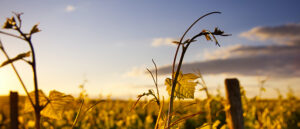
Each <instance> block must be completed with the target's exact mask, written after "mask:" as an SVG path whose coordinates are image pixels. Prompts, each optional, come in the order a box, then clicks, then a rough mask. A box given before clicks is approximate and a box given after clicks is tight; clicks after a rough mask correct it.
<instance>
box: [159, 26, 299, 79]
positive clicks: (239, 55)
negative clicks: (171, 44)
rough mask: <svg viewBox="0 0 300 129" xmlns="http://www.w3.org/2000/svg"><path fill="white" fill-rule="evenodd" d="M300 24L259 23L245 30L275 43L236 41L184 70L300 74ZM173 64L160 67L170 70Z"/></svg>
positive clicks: (161, 70) (164, 71) (162, 71)
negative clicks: (262, 24)
mask: <svg viewBox="0 0 300 129" xmlns="http://www.w3.org/2000/svg"><path fill="white" fill-rule="evenodd" d="M299 35H300V24H287V25H282V26H275V27H255V28H253V29H251V30H249V31H247V32H244V33H242V34H241V36H243V37H246V38H248V39H251V40H257V41H266V40H273V41H275V42H276V44H274V45H265V46H242V45H235V46H230V47H227V48H223V49H219V50H217V51H214V52H212V53H205V59H206V60H205V61H200V62H191V63H185V64H183V66H182V70H183V71H185V72H193V71H195V70H197V69H199V70H201V72H202V73H203V74H223V73H224V74H239V75H248V76H257V75H266V76H272V77H300V44H299V41H300V36H299ZM170 71H171V65H169V66H164V67H160V68H159V73H160V74H169V73H170Z"/></svg>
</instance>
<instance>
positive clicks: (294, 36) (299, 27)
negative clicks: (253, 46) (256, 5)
mask: <svg viewBox="0 0 300 129" xmlns="http://www.w3.org/2000/svg"><path fill="white" fill-rule="evenodd" d="M240 36H242V37H245V38H247V39H251V40H260V41H265V40H273V41H275V42H277V43H280V44H284V45H300V23H290V24H286V25H281V26H274V27H255V28H253V29H251V30H249V31H247V32H243V33H241V34H240Z"/></svg>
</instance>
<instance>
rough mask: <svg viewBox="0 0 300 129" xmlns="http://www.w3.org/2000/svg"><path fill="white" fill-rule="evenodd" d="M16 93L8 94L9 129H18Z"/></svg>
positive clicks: (17, 96)
mask: <svg viewBox="0 0 300 129" xmlns="http://www.w3.org/2000/svg"><path fill="white" fill-rule="evenodd" d="M18 98H19V95H18V92H13V91H11V92H10V97H9V103H10V128H11V129H18V126H19V122H18V115H19V112H18Z"/></svg>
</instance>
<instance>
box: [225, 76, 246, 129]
mask: <svg viewBox="0 0 300 129" xmlns="http://www.w3.org/2000/svg"><path fill="white" fill-rule="evenodd" d="M225 90H226V99H227V103H228V104H229V105H230V108H229V109H228V110H227V111H226V117H227V119H226V120H227V124H228V127H229V128H230V129H244V119H243V109H242V101H241V93H240V84H239V81H238V79H236V78H232V79H226V80H225Z"/></svg>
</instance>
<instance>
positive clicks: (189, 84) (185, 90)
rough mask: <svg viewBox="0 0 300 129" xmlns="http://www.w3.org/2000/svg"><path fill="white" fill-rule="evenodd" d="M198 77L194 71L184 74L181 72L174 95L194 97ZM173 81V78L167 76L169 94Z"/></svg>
mask: <svg viewBox="0 0 300 129" xmlns="http://www.w3.org/2000/svg"><path fill="white" fill-rule="evenodd" d="M198 78H199V76H197V75H195V74H193V73H188V74H182V73H181V72H179V76H178V79H177V83H176V87H175V93H174V96H175V97H177V98H178V99H185V98H194V93H195V86H196V85H197V83H196V82H195V80H196V79H198ZM172 83H173V80H172V79H170V78H166V80H165V85H166V86H167V91H168V93H169V95H171V90H172Z"/></svg>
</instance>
